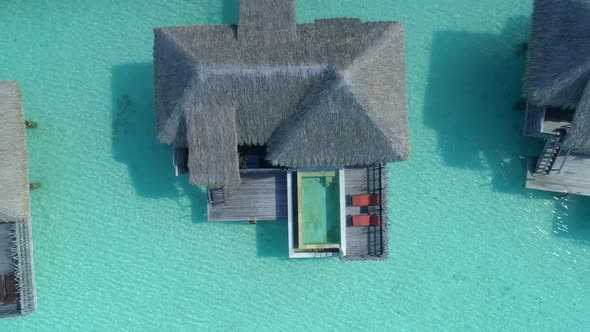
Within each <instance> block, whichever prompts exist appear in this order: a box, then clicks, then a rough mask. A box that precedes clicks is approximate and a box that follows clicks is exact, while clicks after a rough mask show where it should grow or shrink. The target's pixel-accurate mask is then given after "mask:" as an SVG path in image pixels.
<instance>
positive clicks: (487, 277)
mask: <svg viewBox="0 0 590 332" xmlns="http://www.w3.org/2000/svg"><path fill="white" fill-rule="evenodd" d="M236 3H237V2H236V0H233V1H222V0H201V1H197V0H194V1H184V0H169V1H139V0H135V1H106V0H105V1H94V0H93V1H89V0H77V1H59V0H57V1H26V0H21V1H3V2H2V4H0V26H1V29H0V40H1V41H2V47H1V48H0V64H1V66H0V79H16V80H19V81H20V84H21V86H22V89H23V95H24V106H25V108H26V113H27V115H28V117H29V118H31V119H34V120H36V121H38V122H39V123H40V126H39V128H38V129H35V130H34V131H30V132H29V136H28V146H29V153H30V175H31V178H32V180H34V181H40V182H42V183H43V188H42V189H40V190H36V191H34V192H33V193H32V202H33V204H32V214H33V226H34V241H35V269H36V281H37V291H38V300H39V308H38V310H37V311H35V312H34V313H33V314H31V315H30V316H28V317H25V318H15V319H3V320H1V321H0V330H1V331H69V330H72V331H75V330H77V331H163V330H186V331H190V330H203V329H205V328H212V329H215V330H229V329H233V330H253V329H257V330H279V329H281V330H293V331H303V330H361V329H364V330H437V331H441V330H448V331H457V330H470V331H476V330H481V331H484V330H512V331H524V330H587V329H588V326H590V316H589V315H588V312H590V294H589V293H590V287H589V286H590V285H589V281H588V280H589V276H590V265H589V263H588V262H589V261H590V221H589V220H588V219H589V217H590V199H589V198H586V197H572V198H554V197H553V195H552V194H549V193H542V192H534V191H529V190H525V189H523V178H524V172H523V165H524V161H523V159H522V157H523V156H526V155H532V154H536V153H537V152H538V151H539V149H540V148H541V146H540V145H539V143H538V142H535V141H532V140H529V139H526V138H523V137H521V136H520V129H521V123H522V113H520V112H518V111H513V110H512V109H511V106H512V104H513V103H514V102H515V101H516V100H517V98H518V96H519V94H520V81H521V75H522V70H523V64H524V58H523V56H522V52H521V51H520V48H519V43H521V42H522V41H524V40H525V39H526V37H527V35H528V30H529V29H530V23H529V19H528V17H529V15H530V13H531V4H530V1H529V0H520V1H515V0H481V1H473V0H455V1H445V2H442V1H437V0H415V1H402V0H371V1H368V0H367V1H358V0H346V1H344V0H342V1H336V0H322V1H315V0H298V2H297V11H298V12H297V14H298V20H299V21H300V22H311V21H313V19H314V18H318V17H337V16H358V17H360V18H362V19H364V20H401V21H404V22H405V30H406V39H407V45H406V46H407V88H408V106H409V120H410V127H411V135H412V142H411V148H412V156H411V160H410V161H408V162H406V163H401V164H396V165H394V166H392V167H391V174H390V179H391V180H390V181H391V182H390V197H391V201H390V202H389V208H390V215H391V216H392V217H391V220H390V225H391V226H390V235H389V236H390V238H389V240H390V253H391V254H390V259H389V260H388V261H387V262H383V263H378V262H377V263H375V262H361V263H352V262H350V263H343V262H341V261H339V260H337V259H325V260H288V259H286V257H287V229H286V224H285V223H270V222H268V223H259V224H258V225H256V226H252V225H247V224H243V223H230V224H217V223H205V222H204V220H205V218H204V216H203V214H204V213H205V211H206V210H205V195H204V193H203V192H202V191H201V190H200V189H198V188H195V187H191V186H189V185H188V184H187V179H186V178H175V177H173V175H172V168H171V161H170V150H169V148H168V147H166V146H161V145H158V144H157V143H156V141H155V139H154V126H153V116H152V112H153V107H152V104H153V88H152V63H151V61H152V45H153V41H152V28H153V27H156V26H170V25H186V24H217V23H231V22H235V21H236V17H237V13H236V11H235V10H236Z"/></svg>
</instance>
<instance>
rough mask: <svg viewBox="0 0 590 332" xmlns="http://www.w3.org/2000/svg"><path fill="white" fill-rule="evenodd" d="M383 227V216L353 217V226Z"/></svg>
mask: <svg viewBox="0 0 590 332" xmlns="http://www.w3.org/2000/svg"><path fill="white" fill-rule="evenodd" d="M379 225H381V216H374V215H361V216H352V226H357V227H362V226H365V227H366V226H379Z"/></svg>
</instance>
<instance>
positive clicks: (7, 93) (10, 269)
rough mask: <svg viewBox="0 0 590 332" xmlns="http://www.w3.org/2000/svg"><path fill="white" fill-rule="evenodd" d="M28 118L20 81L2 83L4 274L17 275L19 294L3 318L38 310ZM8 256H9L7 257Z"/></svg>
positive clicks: (1, 246) (0, 144)
mask: <svg viewBox="0 0 590 332" xmlns="http://www.w3.org/2000/svg"><path fill="white" fill-rule="evenodd" d="M27 171H28V170H27V150H26V142H25V119H24V115H23V111H22V105H21V98H20V89H19V87H18V84H17V83H16V82H0V225H2V227H1V228H0V233H1V234H0V239H2V241H1V243H0V256H2V257H0V261H2V262H5V263H6V262H9V263H8V264H3V265H2V269H5V270H6V271H0V272H2V273H3V274H7V273H14V275H15V276H16V280H17V289H18V293H19V306H18V308H17V309H16V310H12V309H11V310H8V311H7V310H4V309H3V307H2V306H0V315H14V314H26V313H29V312H30V311H32V310H33V309H34V308H35V286H34V277H33V260H32V250H33V248H32V237H31V223H30V220H31V217H30V208H29V186H28V182H29V180H28V175H27ZM5 256H6V257H5Z"/></svg>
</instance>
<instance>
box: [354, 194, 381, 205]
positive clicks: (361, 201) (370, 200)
mask: <svg viewBox="0 0 590 332" xmlns="http://www.w3.org/2000/svg"><path fill="white" fill-rule="evenodd" d="M380 201H381V199H380V197H379V195H377V194H371V195H353V196H352V206H376V205H379V203H380Z"/></svg>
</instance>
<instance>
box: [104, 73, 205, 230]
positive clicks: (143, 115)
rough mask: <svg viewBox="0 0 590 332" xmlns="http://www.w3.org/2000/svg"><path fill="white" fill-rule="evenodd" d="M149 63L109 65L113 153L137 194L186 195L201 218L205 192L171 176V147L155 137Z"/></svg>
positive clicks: (197, 218)
mask: <svg viewBox="0 0 590 332" xmlns="http://www.w3.org/2000/svg"><path fill="white" fill-rule="evenodd" d="M153 68H154V66H153V63H131V64H123V65H117V66H114V67H113V68H112V79H111V88H112V102H113V105H112V121H113V122H112V123H113V125H112V132H113V156H114V158H115V160H117V161H118V162H120V163H123V164H125V165H126V166H127V169H128V172H129V176H130V178H131V182H132V184H133V187H134V189H135V191H136V192H137V194H139V195H141V196H144V197H150V198H163V197H168V198H180V197H181V196H182V195H187V196H188V197H190V200H191V206H192V212H191V215H192V218H191V220H192V221H193V222H202V221H205V220H204V217H203V215H204V214H205V213H206V211H205V204H204V202H206V200H207V197H206V194H205V192H204V191H203V190H202V189H201V188H198V187H195V186H191V185H189V184H188V181H187V179H186V177H180V178H178V177H175V174H174V170H173V169H172V168H171V167H170V165H172V157H171V155H172V150H171V148H170V147H168V146H164V145H162V144H158V142H157V141H156V139H155V135H156V134H155V132H156V129H155V120H154V70H153Z"/></svg>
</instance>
